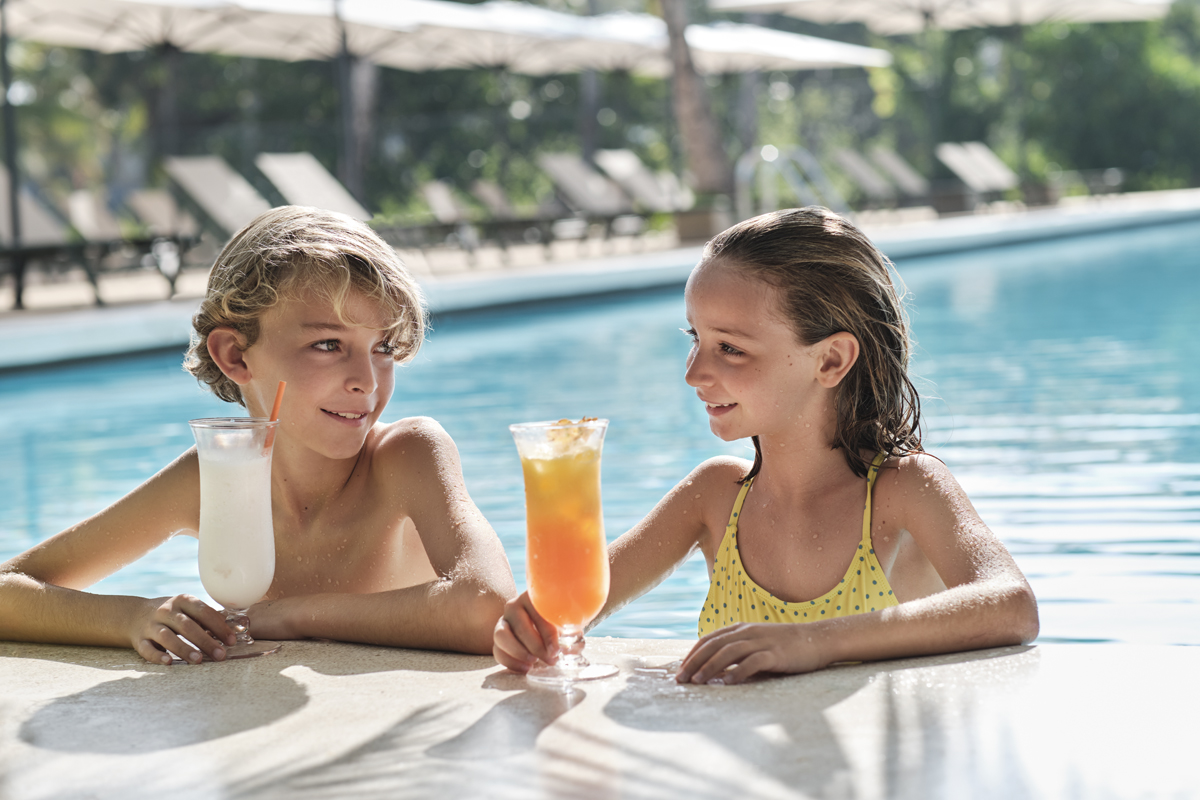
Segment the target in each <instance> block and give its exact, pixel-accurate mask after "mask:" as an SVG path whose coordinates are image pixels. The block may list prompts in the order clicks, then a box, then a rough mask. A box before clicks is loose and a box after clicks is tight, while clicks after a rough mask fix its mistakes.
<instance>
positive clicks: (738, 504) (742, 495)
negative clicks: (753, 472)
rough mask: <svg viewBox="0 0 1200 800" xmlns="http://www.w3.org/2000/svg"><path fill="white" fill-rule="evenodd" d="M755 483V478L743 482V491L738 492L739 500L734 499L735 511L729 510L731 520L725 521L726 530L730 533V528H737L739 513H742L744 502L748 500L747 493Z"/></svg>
mask: <svg viewBox="0 0 1200 800" xmlns="http://www.w3.org/2000/svg"><path fill="white" fill-rule="evenodd" d="M752 483H754V478H751V479H750V480H748V481H746V482H745V483H743V484H742V488H741V491H739V492H738V496H737V500H734V501H733V511H731V512H729V522H727V523H725V532H726V533H728V532H729V529H730V528H735V529H736V528H737V521H738V515H739V514H741V513H742V503H745V502H746V493H747V492H749V491H750V485H751V484H752Z"/></svg>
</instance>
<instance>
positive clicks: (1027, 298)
mask: <svg viewBox="0 0 1200 800" xmlns="http://www.w3.org/2000/svg"><path fill="white" fill-rule="evenodd" d="M1198 248H1200V227H1198V226H1196V225H1190V224H1189V225H1184V224H1180V225H1174V226H1163V227H1158V228H1147V229H1144V230H1141V231H1135V232H1130V233H1114V234H1109V235H1102V236H1094V237H1089V238H1084V239H1064V240H1060V241H1055V242H1047V243H1041V244H1037V245H1030V246H1022V247H1009V248H997V249H992V250H985V251H980V252H975V253H964V254H959V255H954V256H947V257H939V258H931V259H922V260H913V261H902V262H901V263H900V264H899V265H898V267H899V270H900V272H901V274H902V275H903V277H904V280H905V283H906V284H907V285H908V288H909V290H910V294H911V298H910V299H911V303H912V320H913V329H914V333H915V335H916V339H917V342H918V348H917V351H916V354H915V360H914V364H913V370H914V373H915V375H916V378H917V385H918V388H919V389H920V390H921V392H922V394H923V396H924V397H925V405H924V408H925V411H926V422H927V436H926V444H927V447H928V448H929V449H930V450H931V451H933V452H934V453H936V454H938V455H939V456H941V457H942V458H943V459H945V461H946V462H947V463H948V464H950V466H951V467H952V468H953V469H954V471H955V474H956V475H957V476H958V477H959V478H960V480H961V482H962V483H963V484H964V486H965V487H966V489H967V490H968V492H969V493H970V495H971V497H972V499H973V500H974V501H975V504H976V506H977V507H978V509H979V511H980V513H981V514H982V515H983V518H984V520H985V521H987V522H988V523H989V524H990V525H991V526H992V527H993V528H994V529H995V530H996V531H997V532H998V533H999V534H1000V536H1001V537H1002V538H1003V540H1004V541H1005V543H1006V544H1007V545H1008V546H1009V547H1010V549H1012V550H1013V552H1014V554H1015V555H1016V556H1017V559H1018V561H1019V563H1020V564H1021V566H1022V568H1023V569H1024V570H1025V571H1026V573H1027V574H1028V575H1029V577H1030V580H1031V582H1032V583H1033V586H1034V590H1035V591H1036V593H1037V594H1038V597H1039V600H1040V602H1041V617H1042V637H1043V640H1075V641H1081V640H1116V641H1131V642H1146V643H1164V644H1173V643H1191V644H1200V603H1196V602H1195V601H1194V598H1196V597H1200V568H1198V567H1197V565H1198V564H1200V558H1198V556H1200V534H1198V533H1197V530H1198V526H1197V523H1198V522H1200V455H1198V454H1200V370H1198V369H1196V368H1195V366H1194V363H1195V353H1194V342H1196V341H1198V340H1200V270H1197V269H1196V268H1195V264H1194V260H1195V259H1194V256H1193V255H1192V254H1194V253H1195V252H1196V250H1197V249H1198ZM681 295H682V293H681V292H680V290H679V288H678V287H676V288H671V289H669V290H664V291H660V292H652V293H648V294H642V295H638V296H631V297H627V298H616V299H612V298H610V299H603V300H586V301H580V302H575V303H566V304H559V305H554V306H547V307H543V308H532V309H531V308H523V309H520V310H515V311H514V310H507V311H496V312H490V313H486V314H476V315H468V316H460V317H452V318H448V319H441V320H438V321H437V325H436V326H435V331H434V334H433V338H432V339H431V341H430V343H429V345H428V346H427V347H426V348H425V349H423V350H422V352H421V354H420V355H419V356H418V358H417V360H416V362H415V363H413V364H411V365H409V366H406V367H404V368H402V369H401V370H400V372H399V374H398V386H397V391H396V395H395V397H394V398H393V400H392V403H391V405H390V406H389V408H388V410H387V411H386V412H385V413H386V417H385V419H389V420H390V419H397V418H400V417H403V416H408V415H413V414H429V415H432V416H434V417H436V418H437V419H438V420H439V421H440V422H441V423H442V424H443V425H444V426H445V427H446V429H447V430H448V431H449V432H450V433H451V435H452V436H454V438H455V440H456V441H457V442H458V445H459V448H460V450H461V452H462V456H463V468H464V471H465V474H466V478H467V485H468V488H469V489H470V491H471V494H472V497H473V498H474V499H475V500H476V502H477V503H478V504H479V505H480V507H481V508H482V510H483V512H484V514H485V515H486V516H487V518H488V519H489V521H491V522H492V524H493V525H494V526H495V528H496V530H497V532H498V533H499V534H500V536H501V539H502V540H503V542H504V544H505V548H506V550H507V552H508V556H509V560H510V562H511V563H512V565H513V568H514V571H515V572H516V577H517V581H518V583H520V582H521V581H522V579H523V572H524V558H525V547H524V523H523V508H522V500H523V493H522V490H521V483H520V481H521V470H520V466H519V463H518V461H517V457H516V452H515V450H514V448H513V447H512V442H511V439H510V438H509V436H508V434H507V426H508V425H509V424H510V423H512V422H518V421H522V420H532V419H558V418H561V417H564V416H570V417H578V416H581V415H585V414H587V415H595V416H604V417H608V418H609V419H610V420H612V425H611V427H610V429H609V437H608V440H607V444H606V447H605V460H604V476H603V478H604V502H605V518H606V520H607V524H608V532H609V535H610V536H616V535H619V534H620V533H622V532H624V531H625V530H627V529H628V528H629V527H630V526H632V525H633V524H634V523H636V522H637V521H638V520H640V519H641V518H642V516H644V515H645V514H646V513H647V512H648V511H649V510H650V509H651V508H652V507H653V505H654V503H655V502H657V500H658V499H659V498H661V497H662V496H663V494H665V493H666V491H667V490H669V489H670V488H671V487H672V486H674V485H675V483H676V482H677V481H678V480H680V479H681V478H682V477H683V476H684V475H686V474H687V473H688V471H689V470H690V469H691V468H692V467H694V466H695V465H696V464H698V463H700V462H701V461H703V460H704V459H705V458H708V457H710V456H713V455H717V454H719V453H723V452H726V453H733V454H737V455H746V454H747V453H748V452H749V449H748V447H747V444H746V443H745V442H738V443H732V444H724V443H721V442H720V441H718V440H717V439H716V438H715V437H713V436H712V435H711V434H710V433H709V431H708V424H707V420H706V418H705V414H704V411H703V409H702V407H701V406H700V404H699V403H697V402H696V400H695V397H694V394H693V392H692V390H691V389H690V388H689V387H688V386H686V384H684V382H683V380H682V372H683V360H684V357H685V355H686V352H687V348H688V344H687V342H688V340H687V338H686V337H685V336H683V335H682V334H680V333H679V332H678V330H677V329H678V328H679V327H680V326H682V325H683V324H684V318H683V304H682V296H681ZM31 408H36V409H38V413H37V414H36V415H30V414H29V409H31ZM220 413H228V409H227V408H226V407H224V406H223V404H221V403H219V402H218V401H216V400H214V399H213V398H212V397H211V396H207V395H205V393H203V392H202V391H200V390H199V389H198V388H197V387H196V386H195V382H194V381H193V380H192V379H191V378H190V377H188V376H187V375H185V374H183V373H182V372H181V371H180V369H179V357H178V356H176V355H168V356H164V355H153V356H144V357H138V358H131V359H126V360H120V361H106V362H103V363H97V364H91V365H80V366H73V367H64V368H59V369H54V370H47V371H39V372H25V373H15V374H12V375H5V376H0V420H4V421H5V422H4V423H3V424H0V559H3V558H7V557H8V556H9V555H12V554H14V553H16V552H19V551H21V550H23V549H25V548H26V547H29V546H31V545H32V544H34V543H36V542H37V541H40V540H41V539H44V538H45V537H47V536H49V535H51V534H53V533H55V532H57V531H58V530H61V529H62V528H64V527H66V526H67V525H69V524H71V523H73V522H76V521H78V520H80V519H82V518H84V517H86V516H88V515H90V514H92V513H94V512H95V511H96V510H98V509H99V508H101V507H102V506H103V505H104V504H106V503H108V502H111V501H112V500H114V499H116V498H117V497H119V496H120V495H121V494H123V493H125V492H127V491H129V489H130V488H132V487H133V486H134V485H136V484H137V483H138V482H140V481H141V480H144V479H145V478H146V477H147V476H149V475H150V474H152V473H153V472H154V470H156V469H158V468H160V467H161V466H162V465H164V464H166V463H167V462H168V461H170V460H171V459H172V458H173V457H174V456H176V455H177V454H178V453H180V452H182V451H183V450H185V449H186V448H187V447H188V446H190V444H191V439H190V435H189V433H188V431H187V426H186V421H187V420H188V419H190V418H193V417H200V416H212V415H215V414H220ZM35 476H36V477H35ZM101 586H102V590H104V591H109V592H113V593H118V592H124V593H137V594H142V595H149V596H159V595H164V594H173V593H177V592H181V591H190V592H193V593H196V594H199V595H201V596H203V593H202V592H203V589H202V587H201V586H200V583H199V580H198V578H197V577H196V566H195V549H194V543H193V542H191V541H190V540H184V539H175V540H172V541H170V542H168V543H167V544H166V545H164V546H163V547H162V548H160V550H159V551H158V552H156V553H154V554H152V556H151V557H149V558H147V559H143V560H142V561H140V562H139V563H138V564H137V565H135V566H134V567H133V568H131V569H129V570H125V571H123V572H121V573H118V574H117V575H116V576H113V577H112V578H110V579H109V580H107V581H105V582H104V583H103V584H102V585H101ZM707 589H708V577H707V575H706V572H705V568H704V564H703V562H702V560H701V559H699V558H698V557H697V558H693V559H692V560H691V561H689V562H688V563H686V564H685V565H683V566H682V567H681V568H680V569H679V570H677V571H676V572H675V573H674V574H673V575H672V576H671V577H670V578H668V579H667V580H666V581H664V582H663V583H662V584H661V585H660V586H658V587H657V588H656V589H655V590H654V591H652V592H651V593H650V594H649V595H647V596H646V597H644V598H642V599H641V600H639V601H638V602H635V603H632V604H630V605H629V606H627V607H626V608H625V609H623V610H622V611H621V612H619V613H618V614H616V615H614V616H613V617H612V618H611V619H609V620H606V621H605V622H604V623H603V624H602V625H600V626H598V627H597V628H596V630H595V633H596V634H597V635H620V636H636V637H645V638H651V637H660V636H677V637H678V636H686V637H690V636H693V635H695V623H696V614H697V612H698V610H699V608H700V607H701V604H702V603H703V598H704V595H705V592H706V591H707Z"/></svg>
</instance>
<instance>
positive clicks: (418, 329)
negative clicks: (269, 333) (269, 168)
mask: <svg viewBox="0 0 1200 800" xmlns="http://www.w3.org/2000/svg"><path fill="white" fill-rule="evenodd" d="M306 291H313V292H316V293H317V294H318V296H319V297H322V298H323V299H326V300H328V301H330V302H331V303H332V305H333V308H334V310H335V312H336V313H337V315H338V317H339V319H340V320H341V321H342V322H343V323H347V324H349V323H352V322H355V320H347V319H346V317H345V316H344V314H345V306H346V299H347V297H348V296H349V294H350V293H351V292H358V293H360V294H362V295H364V296H365V297H367V298H368V299H369V300H373V301H374V302H376V303H378V304H379V305H380V307H381V308H383V309H384V311H385V313H386V316H387V318H388V319H389V320H391V324H390V325H388V326H387V327H386V328H384V329H383V330H385V331H386V332H387V337H388V341H389V342H390V343H391V344H392V345H394V346H395V348H396V351H395V360H396V361H397V362H398V363H403V362H405V361H408V360H409V359H411V358H412V357H413V356H414V355H416V353H417V350H418V349H420V347H421V343H422V342H423V341H424V339H425V328H426V318H425V306H424V301H423V298H422V296H421V288H420V286H418V285H417V282H416V281H415V280H413V278H412V276H411V275H409V274H408V271H407V270H406V269H405V268H404V264H403V263H401V261H400V258H399V256H397V255H396V251H395V249H393V248H392V247H391V246H390V245H388V244H387V243H386V242H384V241H383V240H382V239H380V238H379V236H377V235H376V234H375V232H374V231H372V230H371V229H370V228H369V227H367V226H366V225H365V224H364V223H362V222H359V221H358V220H356V219H353V218H351V217H348V216H346V215H344V214H335V213H333V212H331V211H324V210H322V209H318V208H308V207H304V206H282V207H280V208H275V209H272V210H270V211H268V212H266V213H265V214H262V215H261V216H259V217H258V218H257V219H255V220H254V221H253V222H251V223H250V224H249V225H247V226H246V227H245V228H242V230H240V231H238V232H237V233H236V234H235V235H234V237H233V238H232V239H230V240H229V243H228V244H227V245H225V248H224V249H223V250H222V251H221V254H220V255H219V256H217V260H216V263H215V264H214V265H213V269H212V273H211V274H210V275H209V278H208V290H207V291H206V292H205V295H204V300H203V301H202V302H201V303H200V309H199V310H198V311H197V312H196V314H195V316H193V317H192V328H193V332H192V341H191V345H190V346H189V347H188V351H187V355H186V356H185V358H184V362H183V364H184V368H185V369H187V371H188V372H190V373H192V374H193V375H195V376H196V379H197V380H198V381H200V382H202V383H206V384H208V386H209V388H211V389H212V391H213V393H214V394H216V395H217V397H220V398H221V399H222V400H225V401H227V402H230V403H239V404H241V405H245V402H244V400H243V399H242V392H241V389H240V388H239V387H238V385H237V384H236V383H234V382H233V381H232V380H230V379H229V378H228V377H226V375H225V373H223V372H221V369H220V367H218V366H217V364H216V362H214V361H213V359H212V356H211V355H209V352H208V335H209V334H210V333H212V331H213V330H214V329H215V328H218V327H223V326H228V327H231V328H233V329H234V330H236V331H237V332H238V333H240V334H242V336H243V337H245V340H246V347H249V346H250V345H253V344H254V343H255V342H256V341H257V340H258V336H259V321H260V320H261V318H262V315H263V314H264V313H266V311H267V310H268V309H270V308H271V307H272V306H274V305H275V304H276V303H278V302H279V301H280V300H282V299H283V298H284V297H293V296H295V295H296V294H298V293H301V292H306Z"/></svg>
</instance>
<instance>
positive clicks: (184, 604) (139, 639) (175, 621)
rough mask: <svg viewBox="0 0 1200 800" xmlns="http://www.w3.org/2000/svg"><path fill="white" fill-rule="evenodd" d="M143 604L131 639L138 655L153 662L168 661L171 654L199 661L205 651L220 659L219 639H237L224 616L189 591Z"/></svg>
mask: <svg viewBox="0 0 1200 800" xmlns="http://www.w3.org/2000/svg"><path fill="white" fill-rule="evenodd" d="M146 606H147V608H146V613H145V614H143V615H139V616H138V617H137V618H136V619H135V620H134V622H133V626H132V628H131V630H130V639H131V640H132V642H133V649H134V650H136V651H137V652H138V655H140V656H141V657H142V658H144V659H146V660H147V661H149V662H150V663H152V664H170V663H171V654H172V653H174V654H175V655H177V656H179V657H180V658H182V659H183V660H184V661H185V662H187V663H189V664H199V663H200V661H201V660H202V659H203V658H204V654H206V653H207V654H208V657H209V658H211V659H212V660H213V661H222V660H224V658H225V648H224V646H223V644H222V642H221V641H219V639H223V640H224V644H228V645H232V644H233V643H234V642H235V641H236V637H235V636H234V634H233V631H231V630H230V629H229V626H228V625H226V624H225V615H224V614H222V613H221V612H220V611H217V610H216V609H214V608H213V607H212V606H209V605H207V604H205V603H203V602H201V601H200V600H199V599H197V598H195V597H193V596H192V595H190V594H178V595H175V596H174V597H159V598H157V599H154V600H147V601H146ZM184 639H187V641H186V642H185V641H184ZM188 642H191V643H192V644H188ZM192 645H195V647H193V646H192ZM196 648H199V649H196ZM202 651H203V652H202Z"/></svg>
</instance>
